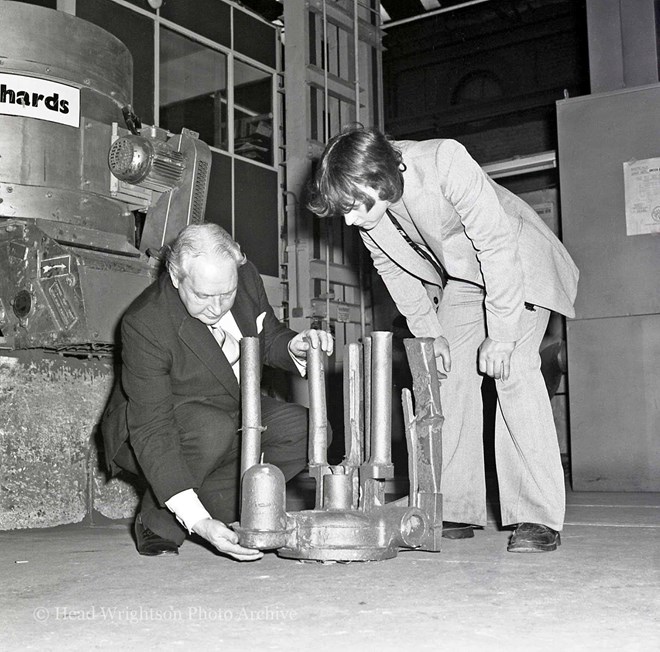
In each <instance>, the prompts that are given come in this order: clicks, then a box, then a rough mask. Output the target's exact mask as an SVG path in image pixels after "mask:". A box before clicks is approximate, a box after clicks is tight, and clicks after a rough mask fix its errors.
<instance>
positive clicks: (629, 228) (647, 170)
mask: <svg viewBox="0 0 660 652" xmlns="http://www.w3.org/2000/svg"><path fill="white" fill-rule="evenodd" d="M623 180H624V191H625V199H626V235H644V234H646V233H660V157H656V158H647V159H643V160H641V161H627V162H625V163H624V164H623Z"/></svg>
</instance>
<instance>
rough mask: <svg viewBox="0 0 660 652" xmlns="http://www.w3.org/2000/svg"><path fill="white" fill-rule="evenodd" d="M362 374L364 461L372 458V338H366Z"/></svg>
mask: <svg viewBox="0 0 660 652" xmlns="http://www.w3.org/2000/svg"><path fill="white" fill-rule="evenodd" d="M363 353H364V356H363V359H362V373H363V378H364V382H363V386H364V459H365V460H369V458H370V457H371V337H365V338H364V349H363Z"/></svg>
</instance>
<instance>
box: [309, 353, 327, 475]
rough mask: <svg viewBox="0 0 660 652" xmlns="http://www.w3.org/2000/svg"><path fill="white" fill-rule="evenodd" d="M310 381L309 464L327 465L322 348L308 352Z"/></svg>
mask: <svg viewBox="0 0 660 652" xmlns="http://www.w3.org/2000/svg"><path fill="white" fill-rule="evenodd" d="M307 378H308V379H309V464H310V465H312V464H327V462H328V458H327V447H328V411H327V407H326V400H325V371H324V369H323V351H322V349H321V347H320V346H319V347H316V348H314V347H312V346H310V348H309V350H308V351H307Z"/></svg>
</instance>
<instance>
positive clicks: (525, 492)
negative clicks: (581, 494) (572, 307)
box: [438, 280, 565, 530]
mask: <svg viewBox="0 0 660 652" xmlns="http://www.w3.org/2000/svg"><path fill="white" fill-rule="evenodd" d="M549 316H550V311H549V310H546V309H545V308H540V307H538V306H536V307H534V309H533V310H528V309H525V310H523V313H522V317H521V319H522V326H523V334H522V336H521V337H520V339H519V340H518V341H517V342H516V348H515V349H514V351H513V353H512V355H511V373H510V376H509V379H508V380H496V381H495V386H496V390H497V407H496V410H497V411H496V416H495V462H496V468H497V481H498V487H499V494H500V510H501V517H502V525H503V526H507V525H513V524H516V523H523V522H530V523H542V524H544V525H547V526H549V527H551V528H553V529H555V530H561V529H562V527H563V523H564V511H565V488H564V473H563V468H562V465H561V456H560V452H559V444H558V441H557V433H556V429H555V425H554V419H553V415H552V408H551V406H550V398H549V396H548V392H547V389H546V386H545V383H544V381H543V376H542V375H541V358H540V355H539V347H540V345H541V340H542V338H543V335H544V333H545V330H546V327H547V324H548V319H549ZM438 320H439V322H440V324H441V326H442V328H443V331H444V336H445V337H446V338H447V340H448V342H449V346H450V352H451V361H452V367H451V371H450V372H449V374H448V377H447V379H445V380H442V381H441V384H440V397H441V401H442V410H443V414H444V417H445V421H444V425H443V430H442V438H443V440H442V455H443V469H442V476H441V490H442V494H443V514H444V516H443V518H444V519H445V520H447V521H455V522H459V523H472V524H474V525H481V526H484V525H486V521H487V515H486V483H485V471H484V447H483V406H482V395H481V384H482V380H483V376H482V375H480V374H479V371H478V348H479V345H480V344H481V343H482V342H483V340H484V339H485V337H486V313H485V307H484V291H483V289H482V288H481V287H479V286H477V285H473V284H471V283H464V282H461V281H454V280H450V281H449V283H448V284H447V286H446V287H445V290H444V293H443V298H442V302H441V304H440V308H439V310H438Z"/></svg>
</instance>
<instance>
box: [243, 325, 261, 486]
mask: <svg viewBox="0 0 660 652" xmlns="http://www.w3.org/2000/svg"><path fill="white" fill-rule="evenodd" d="M260 370H261V360H260V358H259V338H258V337H244V338H242V339H241V408H242V412H243V420H242V442H241V478H242V477H243V474H244V473H245V471H247V470H248V469H249V468H250V467H251V466H254V465H255V464H259V458H260V456H261V430H262V428H261V391H260V385H261V373H260Z"/></svg>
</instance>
